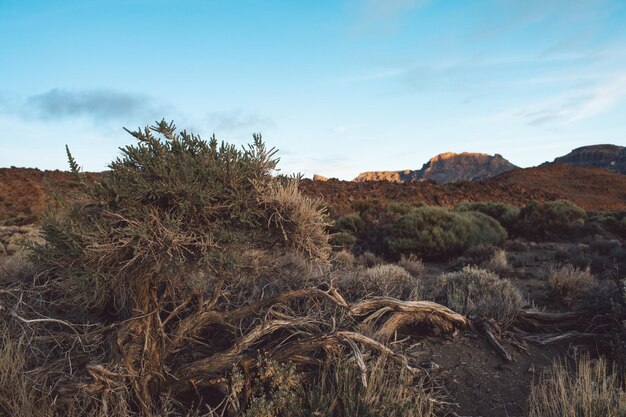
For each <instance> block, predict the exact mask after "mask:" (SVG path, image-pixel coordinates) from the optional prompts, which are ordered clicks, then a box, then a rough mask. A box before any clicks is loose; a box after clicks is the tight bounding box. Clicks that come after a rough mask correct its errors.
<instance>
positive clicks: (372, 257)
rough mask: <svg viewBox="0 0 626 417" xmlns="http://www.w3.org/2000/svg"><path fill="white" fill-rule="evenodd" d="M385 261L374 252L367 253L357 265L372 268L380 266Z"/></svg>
mask: <svg viewBox="0 0 626 417" xmlns="http://www.w3.org/2000/svg"><path fill="white" fill-rule="evenodd" d="M383 262H384V261H383V260H382V258H381V257H380V256H378V255H376V254H375V253H373V252H370V251H365V252H363V253H362V254H361V255H360V256H359V257H358V258H357V263H358V264H359V265H361V266H363V267H365V268H371V267H372V266H376V265H380V264H382V263H383Z"/></svg>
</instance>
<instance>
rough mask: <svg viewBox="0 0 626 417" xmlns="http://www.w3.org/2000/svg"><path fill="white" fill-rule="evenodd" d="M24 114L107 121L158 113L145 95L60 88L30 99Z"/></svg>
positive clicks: (37, 116)
mask: <svg viewBox="0 0 626 417" xmlns="http://www.w3.org/2000/svg"><path fill="white" fill-rule="evenodd" d="M23 112H24V113H26V115H27V116H33V117H36V118H39V119H42V120H48V119H67V118H73V117H90V118H93V119H95V120H100V121H107V120H112V119H121V118H126V117H128V116H143V115H148V114H154V113H155V105H154V103H153V101H152V100H151V99H150V98H148V97H145V96H142V95H138V94H129V93H123V92H119V91H113V90H83V91H80V90H79V91H72V90H65V89H60V88H55V89H52V90H49V91H47V92H45V93H42V94H37V95H33V96H30V97H28V98H27V99H26V101H25V103H24V106H23Z"/></svg>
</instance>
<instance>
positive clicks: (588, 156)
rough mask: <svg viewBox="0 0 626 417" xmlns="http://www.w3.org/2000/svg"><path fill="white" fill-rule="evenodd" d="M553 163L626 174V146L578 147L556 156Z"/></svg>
mask: <svg viewBox="0 0 626 417" xmlns="http://www.w3.org/2000/svg"><path fill="white" fill-rule="evenodd" d="M551 164H566V165H576V166H592V167H598V168H604V169H608V170H609V171H613V172H617V173H620V174H626V147H624V146H618V145H591V146H583V147H580V148H576V149H574V150H573V151H571V152H570V153H568V154H567V155H564V156H561V157H559V158H556V159H555V160H554V162H551Z"/></svg>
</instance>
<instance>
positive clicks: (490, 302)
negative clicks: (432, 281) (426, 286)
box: [435, 266, 523, 327]
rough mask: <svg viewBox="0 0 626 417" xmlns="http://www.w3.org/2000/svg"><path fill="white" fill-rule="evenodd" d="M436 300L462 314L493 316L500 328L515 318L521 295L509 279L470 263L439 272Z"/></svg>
mask: <svg viewBox="0 0 626 417" xmlns="http://www.w3.org/2000/svg"><path fill="white" fill-rule="evenodd" d="M435 299H436V300H437V301H439V302H441V303H442V304H444V305H446V306H448V307H450V308H451V309H453V310H454V311H458V312H461V313H462V314H465V315H468V316H475V317H478V318H488V319H494V320H495V321H496V322H498V323H499V324H500V325H501V326H503V327H507V326H508V325H510V324H511V323H512V322H513V321H514V320H515V317H516V316H517V314H518V312H519V311H520V310H521V308H522V306H523V299H522V295H521V294H520V292H519V290H518V289H517V288H515V287H514V286H513V285H512V284H511V282H510V281H509V280H507V279H501V278H500V277H499V276H498V275H496V274H495V273H493V272H490V271H487V270H484V269H480V268H477V267H472V266H466V267H465V268H463V270H461V271H458V272H451V273H448V274H443V275H441V276H440V277H439V279H438V282H437V288H436V290H435Z"/></svg>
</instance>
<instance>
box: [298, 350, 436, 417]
mask: <svg viewBox="0 0 626 417" xmlns="http://www.w3.org/2000/svg"><path fill="white" fill-rule="evenodd" d="M303 396H304V398H305V404H306V406H305V407H304V409H303V412H302V413H301V414H300V416H302V417H304V416H307V417H308V416H318V417H334V416H346V417H347V416H359V417H379V416H385V417H435V415H437V413H436V411H437V407H436V404H438V401H437V400H438V399H437V398H436V395H435V394H433V393H432V391H431V390H429V387H428V386H427V384H426V381H425V379H424V378H423V377H417V376H416V375H415V374H412V373H410V372H408V371H407V370H406V369H403V368H400V367H398V366H394V365H393V364H390V363H388V362H387V360H386V359H385V358H384V357H383V358H380V359H378V360H376V361H371V362H370V363H368V364H365V363H362V365H361V369H359V366H358V365H357V363H354V361H352V360H345V359H344V360H341V361H340V362H339V363H337V364H336V366H335V367H334V369H333V370H332V371H331V372H329V375H328V376H327V378H325V379H323V380H322V381H320V383H319V385H318V386H317V387H316V388H313V389H311V390H310V391H308V392H305V393H303ZM294 417H295V416H294Z"/></svg>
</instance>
